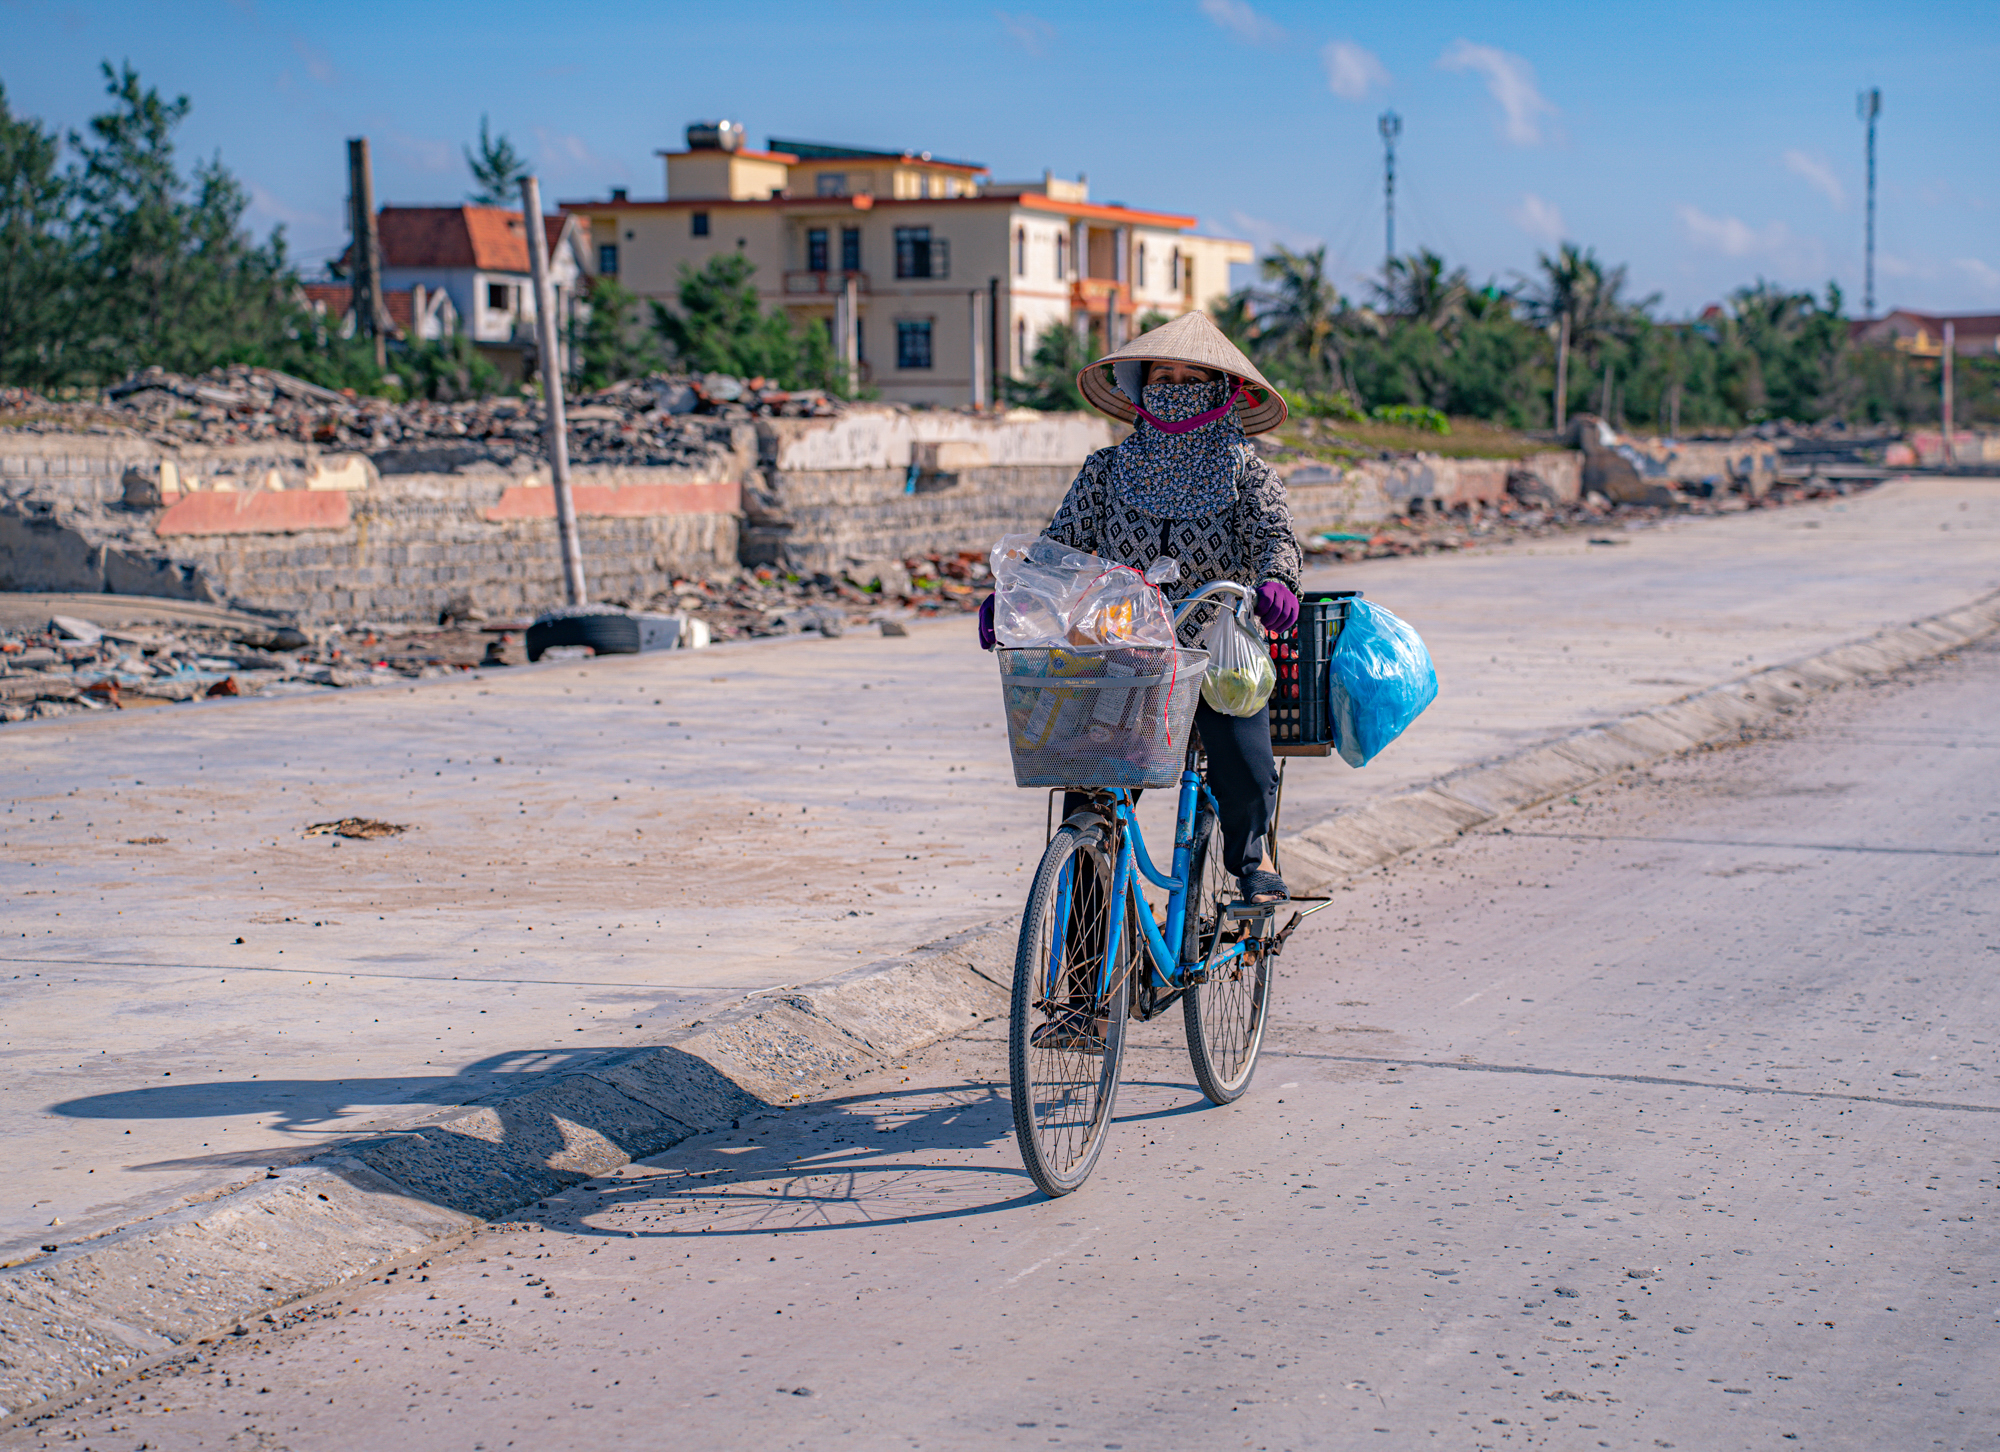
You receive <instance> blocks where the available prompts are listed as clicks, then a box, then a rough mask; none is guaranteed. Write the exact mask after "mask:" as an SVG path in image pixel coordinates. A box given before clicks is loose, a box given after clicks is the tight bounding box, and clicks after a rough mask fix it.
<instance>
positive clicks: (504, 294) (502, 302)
mask: <svg viewBox="0 0 2000 1452" xmlns="http://www.w3.org/2000/svg"><path fill="white" fill-rule="evenodd" d="M486 306H487V307H489V308H491V309H493V311H494V312H496V313H506V312H512V311H513V310H514V288H513V285H512V284H511V283H505V282H489V283H487V284H486Z"/></svg>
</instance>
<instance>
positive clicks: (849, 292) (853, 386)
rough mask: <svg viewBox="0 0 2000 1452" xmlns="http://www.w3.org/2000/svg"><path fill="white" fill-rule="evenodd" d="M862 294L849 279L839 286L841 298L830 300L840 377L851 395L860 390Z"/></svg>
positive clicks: (850, 278)
mask: <svg viewBox="0 0 2000 1452" xmlns="http://www.w3.org/2000/svg"><path fill="white" fill-rule="evenodd" d="M860 305H861V290H860V288H858V287H857V286H856V285H855V282H854V279H853V278H852V277H849V278H848V279H847V280H846V281H845V282H844V283H842V284H841V288H840V295H839V296H838V297H836V298H835V299H834V300H833V334H834V337H833V344H834V347H835V348H836V349H837V350H838V351H839V353H840V369H841V376H842V377H843V378H844V379H845V380H846V382H847V392H848V393H849V395H853V394H855V393H857V392H859V391H860V388H861V313H860Z"/></svg>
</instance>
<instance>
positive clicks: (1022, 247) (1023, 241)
mask: <svg viewBox="0 0 2000 1452" xmlns="http://www.w3.org/2000/svg"><path fill="white" fill-rule="evenodd" d="M1027 275H1028V229H1027V228H1026V227H1016V228H1015V229H1014V276H1016V277H1026V276H1027Z"/></svg>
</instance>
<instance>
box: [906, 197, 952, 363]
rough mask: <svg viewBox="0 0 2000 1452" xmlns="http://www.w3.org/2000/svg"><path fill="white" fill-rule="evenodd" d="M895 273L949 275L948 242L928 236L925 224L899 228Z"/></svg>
mask: <svg viewBox="0 0 2000 1452" xmlns="http://www.w3.org/2000/svg"><path fill="white" fill-rule="evenodd" d="M896 276H898V277H949V276H951V251H950V244H949V243H948V242H946V241H945V240H944V238H942V237H933V236H931V229H930V228H928V227H898V228H897V229H896ZM924 367H926V368H928V367H930V364H928V363H926V364H924Z"/></svg>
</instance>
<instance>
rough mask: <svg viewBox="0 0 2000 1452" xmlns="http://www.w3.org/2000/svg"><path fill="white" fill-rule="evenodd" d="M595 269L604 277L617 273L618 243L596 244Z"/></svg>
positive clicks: (613, 275) (614, 275)
mask: <svg viewBox="0 0 2000 1452" xmlns="http://www.w3.org/2000/svg"><path fill="white" fill-rule="evenodd" d="M597 270H598V271H599V272H600V273H602V274H603V275H604V276H606V277H616V276H617V275H618V244H617V243H616V242H600V243H599V244H598V245H597Z"/></svg>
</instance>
